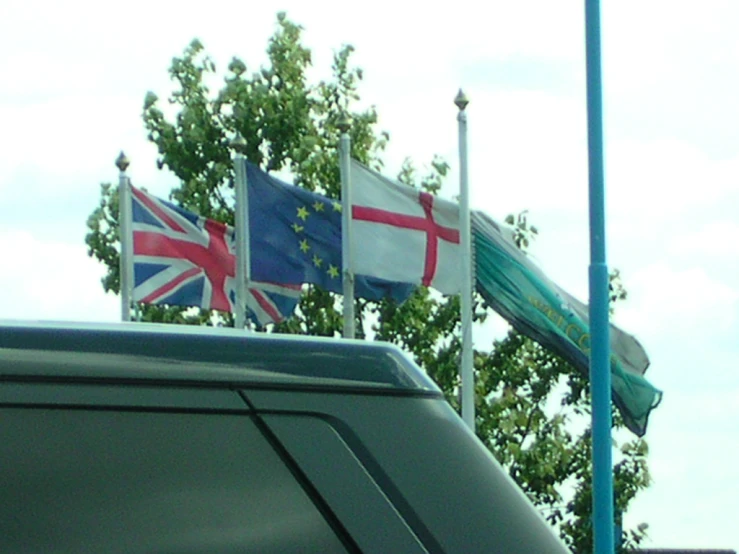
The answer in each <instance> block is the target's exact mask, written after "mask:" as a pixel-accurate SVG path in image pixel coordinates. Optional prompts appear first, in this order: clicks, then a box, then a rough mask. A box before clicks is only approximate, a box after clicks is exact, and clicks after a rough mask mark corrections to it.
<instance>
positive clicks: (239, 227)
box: [231, 133, 251, 329]
mask: <svg viewBox="0 0 739 554" xmlns="http://www.w3.org/2000/svg"><path fill="white" fill-rule="evenodd" d="M231 146H232V147H233V148H234V150H236V154H235V155H234V162H233V163H234V195H235V198H236V202H235V206H234V215H235V229H236V306H235V307H234V310H235V312H234V327H236V328H237V329H243V328H244V327H246V295H247V294H248V291H247V289H248V286H249V280H250V277H251V275H250V273H251V271H250V270H251V262H250V252H249V246H250V245H249V217H248V214H249V198H248V195H247V192H246V159H245V158H244V154H243V151H244V147H245V146H246V141H245V140H244V137H242V136H241V133H237V134H236V136H235V137H234V139H233V140H232V141H231Z"/></svg>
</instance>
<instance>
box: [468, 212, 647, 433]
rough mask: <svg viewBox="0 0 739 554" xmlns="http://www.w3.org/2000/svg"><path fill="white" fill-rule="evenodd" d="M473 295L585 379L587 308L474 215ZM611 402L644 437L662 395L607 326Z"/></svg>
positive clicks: (635, 347) (631, 345)
mask: <svg viewBox="0 0 739 554" xmlns="http://www.w3.org/2000/svg"><path fill="white" fill-rule="evenodd" d="M471 218H472V236H473V246H474V252H475V270H476V276H475V279H476V284H477V291H478V292H479V293H480V294H481V295H482V297H483V298H484V299H485V301H486V302H487V303H488V304H490V306H491V307H492V308H493V309H494V310H495V311H496V312H497V313H499V314H500V315H501V316H502V317H503V318H504V319H506V320H507V321H508V322H509V323H510V324H511V326H513V328H514V329H516V330H517V331H518V332H520V333H522V334H524V335H526V336H527V337H530V338H532V339H534V340H535V341H537V342H538V343H539V344H541V345H542V346H543V347H545V348H547V349H549V350H551V351H552V352H554V353H556V354H558V355H559V356H561V357H562V358H564V359H565V360H567V361H568V362H569V363H571V364H572V365H573V366H575V367H576V368H577V369H579V370H580V371H582V372H584V373H585V375H586V376H587V375H588V374H589V366H590V361H589V354H590V328H589V324H588V307H587V306H586V305H585V304H583V303H582V302H580V301H578V300H577V299H575V298H573V297H572V296H571V295H570V294H568V293H567V292H565V291H564V290H562V289H561V288H560V287H558V286H557V285H556V284H555V283H553V282H552V281H550V280H549V279H548V278H547V277H546V275H544V273H543V272H542V271H541V270H540V269H539V268H538V267H537V266H536V265H535V264H533V263H532V262H531V260H529V258H528V257H527V256H526V255H525V254H524V253H523V252H522V251H521V250H520V249H519V248H518V247H517V246H516V244H515V242H514V240H513V232H512V230H511V229H510V228H506V227H503V226H501V225H499V224H498V223H496V222H495V221H493V220H492V219H491V218H490V217H488V216H487V215H485V214H483V213H481V212H473V213H472V215H471ZM610 338H611V378H612V398H613V401H614V402H615V404H616V406H617V407H618V409H619V411H620V412H621V415H622V416H623V418H624V421H625V422H626V425H627V427H628V428H629V429H630V430H631V431H633V432H634V433H635V434H637V435H638V436H643V435H644V433H645V432H646V428H647V420H648V417H649V413H650V412H651V410H653V409H654V408H656V407H657V405H658V404H659V402H660V400H661V398H662V392H661V391H659V390H658V389H656V388H655V387H654V386H652V385H651V384H650V383H649V382H648V381H647V380H646V379H645V378H644V372H645V371H646V370H647V367H648V366H649V358H648V357H647V354H646V352H645V351H644V348H643V347H642V346H641V344H639V342H638V341H637V340H636V339H635V338H634V337H633V336H631V335H629V334H627V333H625V332H624V331H622V330H621V329H619V328H618V327H616V326H614V325H611V332H610Z"/></svg>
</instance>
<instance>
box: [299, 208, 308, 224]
mask: <svg viewBox="0 0 739 554" xmlns="http://www.w3.org/2000/svg"><path fill="white" fill-rule="evenodd" d="M298 217H299V218H300V219H302V220H303V221H305V220H306V219H308V210H307V209H306V207H305V206H300V207H299V208H298Z"/></svg>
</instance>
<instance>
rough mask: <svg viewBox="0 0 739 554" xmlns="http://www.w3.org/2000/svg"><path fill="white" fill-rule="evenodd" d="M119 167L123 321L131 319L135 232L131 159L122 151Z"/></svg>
mask: <svg viewBox="0 0 739 554" xmlns="http://www.w3.org/2000/svg"><path fill="white" fill-rule="evenodd" d="M115 165H116V167H117V168H118V171H119V173H118V236H119V240H120V243H121V252H120V259H119V269H120V289H121V321H131V283H132V281H133V244H132V242H133V234H132V232H131V219H132V216H131V187H130V185H129V183H128V176H127V175H126V169H127V168H128V165H129V161H128V158H127V157H126V155H125V154H124V153H123V151H121V153H120V154H119V155H118V158H116V161H115Z"/></svg>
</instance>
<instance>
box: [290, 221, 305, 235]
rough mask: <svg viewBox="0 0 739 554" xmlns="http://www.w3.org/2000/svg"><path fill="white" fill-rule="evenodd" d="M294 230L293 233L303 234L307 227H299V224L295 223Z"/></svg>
mask: <svg viewBox="0 0 739 554" xmlns="http://www.w3.org/2000/svg"><path fill="white" fill-rule="evenodd" d="M292 228H293V231H295V232H296V233H302V232H303V229H305V227H303V226H302V225H298V224H297V223H293V224H292Z"/></svg>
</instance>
